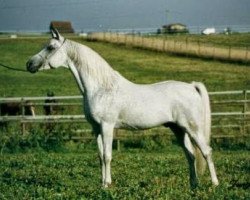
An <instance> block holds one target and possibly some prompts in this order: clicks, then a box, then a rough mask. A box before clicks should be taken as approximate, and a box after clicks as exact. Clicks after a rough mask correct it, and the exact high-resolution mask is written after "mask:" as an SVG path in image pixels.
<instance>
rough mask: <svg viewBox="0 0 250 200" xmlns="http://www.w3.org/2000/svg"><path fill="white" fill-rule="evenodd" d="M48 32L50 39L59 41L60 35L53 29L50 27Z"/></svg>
mask: <svg viewBox="0 0 250 200" xmlns="http://www.w3.org/2000/svg"><path fill="white" fill-rule="evenodd" d="M50 31H51V35H52V38H54V39H57V40H59V39H60V34H59V32H58V31H57V30H56V29H55V28H54V27H51V29H50Z"/></svg>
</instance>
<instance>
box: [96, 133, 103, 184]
mask: <svg viewBox="0 0 250 200" xmlns="http://www.w3.org/2000/svg"><path fill="white" fill-rule="evenodd" d="M96 139H97V145H98V150H99V158H100V165H101V171H102V184H103V185H104V183H105V163H104V154H103V139H102V135H101V134H98V135H97V137H96Z"/></svg>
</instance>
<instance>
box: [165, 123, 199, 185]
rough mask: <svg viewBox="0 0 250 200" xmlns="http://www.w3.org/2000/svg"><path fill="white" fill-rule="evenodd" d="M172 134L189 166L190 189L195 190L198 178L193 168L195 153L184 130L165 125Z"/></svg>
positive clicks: (172, 125) (173, 125)
mask: <svg viewBox="0 0 250 200" xmlns="http://www.w3.org/2000/svg"><path fill="white" fill-rule="evenodd" d="M167 126H168V127H169V128H170V129H171V130H172V132H173V133H174V134H175V136H176V138H177V141H178V143H179V144H180V145H181V147H182V149H183V151H184V153H185V156H186V158H187V161H188V164H189V175H190V179H189V181H190V185H191V188H196V187H197V185H198V178H197V173H196V166H195V161H196V158H195V155H196V154H195V151H194V148H193V145H192V142H191V140H190V138H189V136H188V134H187V133H185V131H184V129H182V128H181V127H180V126H178V125H177V124H170V125H167Z"/></svg>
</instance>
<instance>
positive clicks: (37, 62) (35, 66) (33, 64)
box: [26, 58, 43, 73]
mask: <svg viewBox="0 0 250 200" xmlns="http://www.w3.org/2000/svg"><path fill="white" fill-rule="evenodd" d="M42 65H43V60H42V59H39V58H38V59H34V58H31V59H30V60H28V62H27V63H26V67H27V71H29V72H31V73H36V72H37V71H38V70H39V68H40V67H41V66H42Z"/></svg>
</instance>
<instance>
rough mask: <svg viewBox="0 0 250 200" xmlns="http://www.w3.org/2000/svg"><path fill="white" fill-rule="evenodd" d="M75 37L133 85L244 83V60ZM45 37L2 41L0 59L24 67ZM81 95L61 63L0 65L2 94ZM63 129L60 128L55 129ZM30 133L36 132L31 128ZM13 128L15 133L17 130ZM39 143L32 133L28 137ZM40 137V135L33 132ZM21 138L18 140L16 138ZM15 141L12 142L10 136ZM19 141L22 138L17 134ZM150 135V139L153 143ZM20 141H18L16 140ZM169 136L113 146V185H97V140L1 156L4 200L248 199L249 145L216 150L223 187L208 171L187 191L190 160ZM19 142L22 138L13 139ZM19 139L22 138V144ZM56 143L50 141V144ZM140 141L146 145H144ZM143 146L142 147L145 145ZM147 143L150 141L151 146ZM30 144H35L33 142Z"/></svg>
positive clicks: (228, 86)
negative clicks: (159, 141) (156, 143)
mask: <svg viewBox="0 0 250 200" xmlns="http://www.w3.org/2000/svg"><path fill="white" fill-rule="evenodd" d="M74 40H76V41H78V42H81V43H84V44H86V45H88V46H90V47H91V48H93V49H95V50H96V51H97V52H99V53H100V54H101V55H102V56H103V57H104V58H105V59H106V60H107V61H108V62H109V63H110V64H111V66H112V67H113V68H115V69H116V70H117V71H119V72H120V73H121V74H122V75H124V76H125V77H126V78H128V79H130V80H132V81H134V82H137V83H152V82H157V81H163V80H180V81H187V82H191V81H194V80H195V81H202V82H204V83H205V84H206V86H207V88H208V90H209V91H222V90H242V89H249V86H250V80H249V77H250V70H249V66H248V65H244V64H237V63H233V64H231V63H223V62H218V61H213V60H202V59H198V58H195V59H194V58H186V57H176V56H173V55H168V54H165V53H159V52H154V51H148V50H141V49H135V48H131V47H125V46H119V45H115V44H107V43H97V42H89V41H84V40H82V39H80V38H75V39H74ZM46 41H47V40H46V39H15V40H10V39H1V40H0V53H1V60H0V63H2V64H5V65H9V66H15V67H18V68H19V69H21V68H22V69H25V68H26V67H25V62H26V61H27V60H28V58H29V56H31V55H33V54H34V53H35V52H37V51H38V50H39V49H41V48H42V46H43V44H44V43H45V42H46ZM48 90H52V91H53V92H54V93H55V94H56V95H78V94H79V91H78V87H77V85H76V83H75V80H74V79H73V77H72V75H71V73H70V72H69V71H68V70H66V69H58V70H52V71H47V72H40V73H38V74H35V75H32V74H30V73H25V72H17V71H10V70H8V69H5V68H2V67H1V68H0V96H1V97H7V96H8V97H10V96H45V95H46V92H47V91H48ZM59 131H60V130H59ZM34 133H35V132H33V134H34ZM11 134H12V139H16V138H15V134H14V133H11ZM25 137H26V138H28V142H30V143H31V144H33V143H32V142H34V143H36V141H33V140H34V137H29V136H25ZM37 137H38V138H39V137H41V136H40V135H37ZM20 138H23V137H22V136H20ZM13 141H14V140H13ZM22 141H24V140H22ZM150 142H151V141H148V143H150ZM21 143H22V142H21ZM171 143H172V142H171V141H170V142H167V144H169V146H167V145H166V146H165V147H164V148H162V149H161V148H156V149H154V148H148V149H147V148H144V149H142V148H135V149H133V148H131V146H132V145H131V144H130V146H129V145H128V146H129V147H130V148H129V147H126V146H125V145H124V147H123V148H122V151H121V152H116V151H115V152H114V156H113V162H112V169H113V170H112V173H113V179H114V183H113V185H112V187H111V188H110V189H107V190H104V189H102V188H101V187H100V186H101V180H100V178H99V177H100V176H99V175H100V171H99V159H98V154H97V151H96V150H93V148H95V147H96V145H95V143H94V144H90V145H86V144H85V143H78V144H74V143H73V142H68V143H66V144H64V146H63V148H62V149H59V150H58V149H57V152H53V151H52V152H51V151H49V152H47V151H44V150H41V148H40V146H39V145H34V146H35V147H36V148H35V149H34V148H33V149H32V148H31V149H25V151H20V152H19V153H5V152H4V151H2V150H1V153H2V155H1V156H0V160H1V161H0V163H1V164H0V198H1V199H32V198H33V199H249V198H250V194H249V189H250V183H249V180H250V177H249V170H250V168H249V166H250V157H249V151H247V150H240V148H238V150H234V151H233V150H230V144H229V145H228V147H229V149H227V150H219V149H220V148H217V150H215V151H214V161H215V165H216V169H217V173H218V178H219V181H220V185H219V186H218V187H216V188H214V187H212V186H211V184H210V179H209V176H208V173H206V175H205V176H204V177H202V178H201V180H200V182H201V185H200V187H199V188H197V189H196V190H194V191H190V189H189V180H188V169H187V163H186V162H187V161H186V159H185V158H184V154H183V152H182V151H181V149H180V147H178V146H177V145H173V144H171ZM16 144H20V143H18V142H17V143H16ZM22 145H24V144H22ZM51 145H53V143H52V144H51ZM141 146H142V147H143V145H141ZM144 146H145V145H144ZM148 146H150V144H148ZM31 147H32V145H31Z"/></svg>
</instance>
